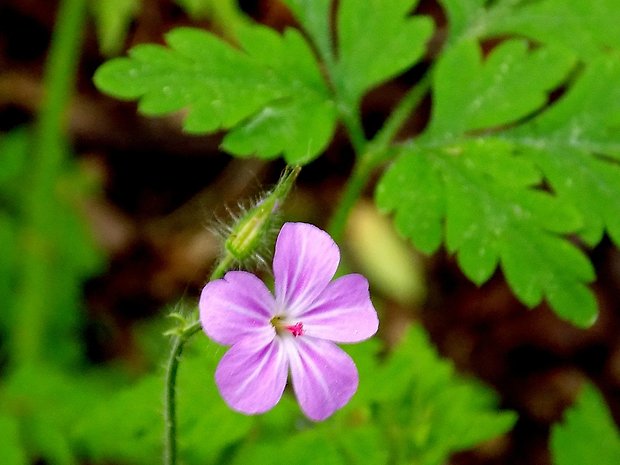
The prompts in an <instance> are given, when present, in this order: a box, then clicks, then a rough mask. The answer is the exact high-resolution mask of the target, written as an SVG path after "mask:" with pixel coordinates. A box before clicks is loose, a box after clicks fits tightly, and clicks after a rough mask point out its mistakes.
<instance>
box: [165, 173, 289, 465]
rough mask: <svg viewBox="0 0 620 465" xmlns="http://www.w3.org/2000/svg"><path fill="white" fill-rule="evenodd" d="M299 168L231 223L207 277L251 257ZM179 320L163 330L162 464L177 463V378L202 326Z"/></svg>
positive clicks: (193, 320) (194, 317) (194, 320)
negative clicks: (166, 352) (220, 253)
mask: <svg viewBox="0 0 620 465" xmlns="http://www.w3.org/2000/svg"><path fill="white" fill-rule="evenodd" d="M300 171H301V168H300V167H298V166H295V167H286V169H285V170H284V172H283V173H282V175H281V176H280V180H279V181H278V184H277V185H276V186H275V188H274V189H273V190H272V191H271V192H269V193H268V194H267V195H266V196H265V197H264V198H263V199H262V200H261V201H260V202H258V204H257V205H256V206H254V207H253V208H251V209H250V210H248V211H247V212H246V213H245V214H244V215H243V216H242V217H241V218H240V219H239V220H238V221H237V222H236V224H235V225H233V227H232V229H231V232H230V234H229V236H228V238H227V239H226V241H225V253H224V256H223V257H222V258H221V259H220V260H219V262H218V263H217V265H216V266H215V269H214V270H213V272H212V273H211V276H210V278H209V281H214V280H216V279H220V278H221V277H222V276H224V273H226V271H228V270H229V269H230V268H231V267H232V266H233V265H234V264H235V263H238V262H241V261H244V260H246V259H248V258H250V257H251V256H252V255H253V254H254V253H255V252H256V250H257V249H258V248H259V247H260V246H261V244H262V243H263V242H264V240H265V238H266V236H267V233H268V232H269V230H270V229H271V226H272V222H273V218H274V214H275V213H276V212H277V210H278V209H279V207H280V206H281V205H282V204H283V203H284V200H285V199H286V197H287V195H288V193H289V192H290V190H291V188H292V186H293V184H294V183H295V180H296V179H297V176H298V175H299V172H300ZM171 316H172V317H174V318H176V319H178V320H179V324H178V325H177V326H176V327H175V328H174V329H172V330H170V331H168V332H167V333H166V334H167V335H169V336H171V342H170V353H169V355H168V359H167V361H166V371H165V376H164V378H165V380H164V383H165V388H164V429H165V434H164V451H163V463H164V465H176V464H177V440H176V434H177V421H176V379H177V372H178V369H179V362H180V361H181V356H182V354H183V348H184V346H185V343H186V342H187V341H188V340H189V339H190V338H191V337H192V336H193V335H194V334H196V333H197V332H198V331H199V330H200V329H201V323H200V320H199V318H198V316H197V315H196V314H193V315H192V316H191V317H185V316H183V315H180V314H177V313H174V314H172V315H171Z"/></svg>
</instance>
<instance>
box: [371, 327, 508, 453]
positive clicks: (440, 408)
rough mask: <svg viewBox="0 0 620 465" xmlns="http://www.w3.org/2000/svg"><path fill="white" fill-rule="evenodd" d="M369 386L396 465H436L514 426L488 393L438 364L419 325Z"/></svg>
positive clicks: (435, 355) (447, 366)
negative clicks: (451, 455) (416, 464)
mask: <svg viewBox="0 0 620 465" xmlns="http://www.w3.org/2000/svg"><path fill="white" fill-rule="evenodd" d="M371 382H372V383H373V384H374V392H375V395H376V398H377V399H378V400H379V399H380V400H381V403H380V404H379V407H378V408H379V413H378V415H379V421H380V423H381V424H382V425H383V428H384V430H385V431H386V433H387V434H388V435H389V437H391V438H392V439H391V441H392V447H391V449H392V450H394V453H395V454H396V455H397V456H398V457H399V458H400V462H401V463H419V464H422V465H441V464H443V463H445V462H446V461H447V459H448V457H449V456H450V454H453V453H455V452H457V451H460V450H465V449H469V448H471V447H473V446H475V445H476V444H480V443H481V442H484V441H487V440H489V439H492V438H494V437H496V436H499V435H501V434H503V433H505V432H507V431H508V430H509V429H510V428H512V426H513V425H514V423H515V421H516V415H515V414H514V413H513V412H509V411H503V412H500V411H497V410H496V407H497V398H496V396H495V395H494V394H493V392H492V391H490V390H489V389H488V388H486V387H485V386H483V385H482V384H480V383H479V382H476V381H474V380H470V379H466V378H464V377H462V376H460V375H458V374H457V373H455V372H454V369H453V367H452V365H451V364H450V363H449V362H448V361H446V360H442V359H440V358H439V357H438V355H437V353H436V351H435V349H434V348H433V347H432V346H431V344H430V343H429V340H428V337H427V336H426V334H425V333H424V331H423V330H422V329H421V328H420V327H419V326H415V327H412V328H410V329H409V330H408V331H407V333H406V336H405V338H404V339H403V340H402V341H401V342H400V344H399V345H398V347H397V348H396V349H395V350H394V352H393V353H392V354H391V355H390V357H389V358H388V359H387V361H386V363H385V364H384V366H383V367H382V369H381V370H380V371H379V372H377V373H376V375H375V376H374V378H373V380H372V381H371ZM397 462H398V461H397Z"/></svg>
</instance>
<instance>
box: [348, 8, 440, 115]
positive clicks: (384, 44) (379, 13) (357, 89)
mask: <svg viewBox="0 0 620 465" xmlns="http://www.w3.org/2000/svg"><path fill="white" fill-rule="evenodd" d="M417 3H418V0H342V1H340V2H339V7H338V19H337V21H338V29H337V30H338V64H337V80H338V82H337V86H339V87H340V89H341V90H342V92H343V94H344V96H345V99H346V101H347V103H349V104H350V105H351V106H353V107H356V106H357V105H358V104H359V101H360V99H361V98H362V96H363V95H364V94H365V93H366V92H367V91H368V90H370V89H372V88H373V87H375V86H377V85H378V84H381V83H383V82H385V81H387V80H388V79H390V78H393V77H395V76H396V75H398V74H400V73H402V72H404V71H405V70H407V69H408V68H410V67H411V66H412V65H413V64H414V63H416V62H417V61H418V60H420V58H422V56H423V55H424V52H425V50H426V43H427V42H428V40H429V39H430V37H431V34H432V32H433V22H432V20H431V19H430V18H425V17H421V16H415V17H412V16H410V15H409V14H410V13H411V11H412V10H413V9H414V8H415V6H416V5H417ZM388 31H389V32H388Z"/></svg>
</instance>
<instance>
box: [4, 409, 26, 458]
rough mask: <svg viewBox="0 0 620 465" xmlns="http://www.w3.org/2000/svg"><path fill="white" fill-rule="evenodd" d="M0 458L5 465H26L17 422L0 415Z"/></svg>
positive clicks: (13, 418)
mask: <svg viewBox="0 0 620 465" xmlns="http://www.w3.org/2000/svg"><path fill="white" fill-rule="evenodd" d="M0 437H1V438H2V441H0V457H2V463H4V464H5V465H26V464H27V463H28V461H27V460H26V454H25V452H24V449H23V446H22V444H21V439H20V437H19V422H18V421H17V419H16V418H15V417H13V416H10V415H6V414H4V413H0Z"/></svg>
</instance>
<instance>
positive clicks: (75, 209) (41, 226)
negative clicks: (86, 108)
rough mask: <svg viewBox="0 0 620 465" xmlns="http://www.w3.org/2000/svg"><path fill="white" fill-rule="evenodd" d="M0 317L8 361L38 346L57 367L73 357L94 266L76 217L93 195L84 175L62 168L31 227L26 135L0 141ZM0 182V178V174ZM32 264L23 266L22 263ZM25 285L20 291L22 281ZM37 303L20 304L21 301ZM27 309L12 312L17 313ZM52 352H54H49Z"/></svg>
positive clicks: (91, 247) (97, 259)
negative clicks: (85, 290) (86, 281)
mask: <svg viewBox="0 0 620 465" xmlns="http://www.w3.org/2000/svg"><path fill="white" fill-rule="evenodd" d="M0 141H1V142H0V160H1V161H0V166H1V163H4V167H5V168H6V171H2V170H0V171H2V172H3V176H4V177H2V178H0V236H2V237H1V238H2V241H1V245H0V251H2V249H6V250H5V253H3V255H2V256H3V261H2V265H0V299H2V300H0V302H2V303H3V308H5V311H3V312H1V313H0V319H1V320H2V323H1V324H0V326H5V327H6V328H7V330H8V337H7V342H6V344H7V346H6V348H7V351H8V355H9V358H10V359H12V360H18V359H20V358H22V357H25V358H28V357H29V356H28V355H26V354H32V353H35V352H38V351H39V349H37V348H40V349H41V350H42V352H44V353H45V354H46V356H47V357H54V358H55V360H57V361H59V362H60V361H62V363H70V362H75V361H76V360H78V359H79V358H80V355H79V353H80V351H81V349H80V348H79V344H80V341H78V340H77V339H76V338H75V331H77V329H78V328H79V323H80V314H79V312H78V311H77V309H78V308H79V306H80V303H81V301H82V294H81V293H82V289H81V284H82V281H83V279H84V278H85V277H86V276H89V275H91V274H92V273H93V272H95V271H96V270H97V269H98V268H99V266H100V264H101V255H100V253H99V250H98V249H97V247H96V246H95V244H94V240H93V238H92V234H91V231H90V230H89V227H88V225H87V224H86V221H85V218H84V216H83V215H82V210H83V208H84V199H85V198H86V197H88V196H89V195H91V194H92V193H93V192H94V188H93V185H92V184H91V183H89V182H86V181H85V179H86V178H87V176H85V173H84V171H82V170H80V169H79V168H78V167H76V166H75V165H74V164H72V163H65V164H64V165H63V171H62V172H60V173H59V174H58V176H57V177H56V178H55V179H54V183H53V184H52V186H50V188H51V189H52V192H49V193H48V194H49V195H47V196H45V197H44V198H43V199H42V200H40V202H39V203H37V204H36V205H34V206H33V207H32V208H36V209H40V210H41V211H43V212H45V214H44V215H41V216H40V218H44V220H41V221H38V222H37V224H36V225H35V224H30V223H29V221H30V220H29V218H31V215H32V211H30V210H29V208H31V207H30V204H29V203H27V202H26V201H25V198H26V197H27V196H28V195H30V189H29V188H28V186H29V182H30V175H31V168H32V166H31V164H32V163H33V162H34V161H33V159H32V157H31V156H30V151H31V150H32V143H33V141H32V139H31V132H30V131H29V130H27V129H26V128H20V129H17V130H14V131H12V132H10V133H8V134H6V135H4V136H3V137H2V139H0ZM0 176H2V175H0ZM26 256H27V257H29V258H31V259H32V260H31V261H29V262H28V263H26V262H25V261H24V260H25V258H24V257H26ZM26 281H28V282H32V283H33V285H32V286H30V287H28V288H27V289H24V288H23V284H22V283H24V282H26ZM37 300H39V301H41V302H44V304H41V305H36V306H35V305H32V306H30V305H22V304H23V303H24V302H26V301H28V302H31V303H32V302H35V301H37ZM18 308H21V309H22V310H23V309H25V308H27V309H29V310H28V311H25V310H24V311H21V312H17V310H16V309H18ZM52 348H53V350H52Z"/></svg>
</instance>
